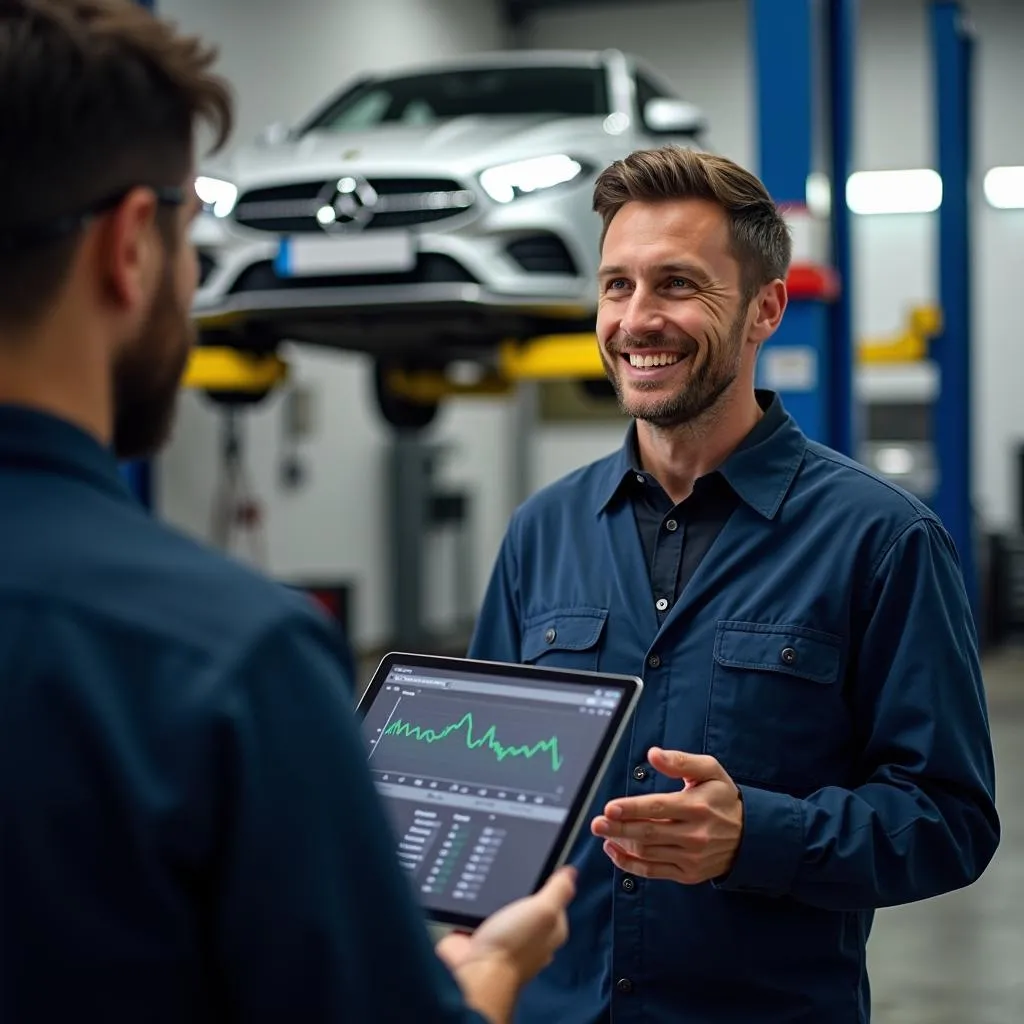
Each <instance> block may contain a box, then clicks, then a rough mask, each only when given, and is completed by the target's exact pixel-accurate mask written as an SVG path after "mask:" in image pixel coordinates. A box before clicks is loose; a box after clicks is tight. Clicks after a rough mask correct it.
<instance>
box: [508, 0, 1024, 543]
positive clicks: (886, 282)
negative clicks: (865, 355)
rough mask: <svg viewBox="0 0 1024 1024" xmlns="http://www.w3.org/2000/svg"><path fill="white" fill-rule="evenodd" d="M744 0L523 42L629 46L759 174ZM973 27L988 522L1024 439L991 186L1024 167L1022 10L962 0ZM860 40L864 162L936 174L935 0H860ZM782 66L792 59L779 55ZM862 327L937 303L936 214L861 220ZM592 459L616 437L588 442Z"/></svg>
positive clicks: (664, 7) (544, 22)
mask: <svg viewBox="0 0 1024 1024" xmlns="http://www.w3.org/2000/svg"><path fill="white" fill-rule="evenodd" d="M748 6H749V5H748V3H747V2H746V0H680V2H678V3H670V2H661V3H642V2H639V3H630V4H629V5H628V6H625V5H620V6H618V7H614V6H602V7H595V8H591V9H589V10H588V9H578V10H570V11H562V12H549V13H546V14H544V15H542V16H539V17H537V18H535V19H533V21H532V24H531V26H530V29H529V31H528V33H527V40H528V42H529V43H530V45H535V46H563V45H577V46H595V47H603V46H621V47H623V48H624V49H629V50H632V51H634V52H636V53H638V54H640V55H641V56H643V57H646V58H647V59H648V60H650V61H651V62H652V63H654V64H655V65H656V66H658V67H659V68H661V70H662V71H663V72H664V73H665V74H667V75H668V76H669V77H670V78H671V79H672V80H673V81H674V82H675V84H676V86H677V87H678V88H679V89H680V90H681V91H682V93H683V95H685V96H686V97H687V98H689V99H692V100H693V101H694V102H696V103H699V104H700V105H701V106H703V107H704V108H705V110H706V111H707V113H708V115H709V118H710V121H711V125H712V133H713V134H712V135H711V137H710V140H709V141H710V142H711V144H712V145H713V147H714V148H715V149H717V150H719V151H720V152H722V153H724V154H725V155H727V156H730V157H732V158H733V159H736V160H738V161H739V162H741V163H744V164H747V165H748V166H751V167H752V168H753V169H754V170H756V169H757V167H756V162H755V160H756V139H755V132H756V124H757V121H756V118H757V116H758V114H757V109H756V94H755V91H754V90H755V89H756V76H755V74H754V65H753V55H752V50H751V37H750V24H749V10H748ZM965 6H966V7H967V9H968V10H969V11H970V12H971V13H972V14H973V20H974V23H975V26H976V30H977V37H978V45H977V94H976V133H975V161H976V168H977V181H976V182H975V186H974V191H975V197H976V204H975V210H974V214H975V216H974V225H975V229H974V230H975V240H974V285H975V287H974V384H975V403H974V416H975V445H974V448H975V484H974V490H975V499H976V502H977V504H978V507H979V509H980V511H981V513H982V515H983V516H984V517H985V519H986V521H987V522H988V523H990V524H992V525H994V526H1004V525H1006V524H1007V523H1009V522H1010V521H1011V518H1012V514H1013V513H1012V509H1013V505H1012V497H1011V496H1012V493H1013V492H1012V486H1013V474H1012V469H1011V453H1010V446H1011V444H1015V443H1016V442H1018V441H1020V440H1024V405H1022V403H1021V402H1020V401H1019V399H1018V397H1017V392H1018V390H1019V387H1020V384H1021V382H1024V343H1022V342H1021V340H1020V338H1019V327H1018V317H1017V310H1016V304H1015V302H1014V296H1015V293H1016V292H1019V283H1018V277H1019V274H1020V270H1021V269H1022V268H1024V258H1022V256H1021V253H1022V251H1024V211H996V210H992V209H990V208H989V207H988V206H987V205H986V204H985V203H984V200H983V198H982V194H981V178H982V175H983V173H984V171H985V170H987V169H988V168H989V167H991V166H993V165H996V164H1024V104H1022V103H1021V100H1020V97H1021V95H1022V91H1024V64H1022V63H1021V58H1020V55H1021V53H1022V52H1024V4H1022V3H1017V2H1013V0H966V3H965ZM860 10H861V17H860V28H859V33H858V40H857V65H856V73H857V84H856V88H857V110H856V118H855V164H856V166H857V167H858V168H860V169H870V170H881V169H898V168H907V167H929V166H934V160H935V157H934V138H935V113H934V107H933V91H934V90H933V67H932V58H931V28H930V23H929V20H928V15H927V2H926V0H861V4H860ZM779 59H780V60H784V59H785V54H780V55H779ZM853 245H854V281H853V296H854V328H855V332H856V334H857V336H864V335H872V336H874V335H879V334H891V333H895V332H897V331H898V330H899V329H900V328H901V327H902V325H903V322H904V318H905V316H906V313H907V312H908V311H909V309H910V308H911V307H912V306H914V305H918V304H921V303H923V302H930V301H934V298H935V295H936V275H937V267H936V258H937V233H936V218H935V216H934V215H908V216H900V217H863V218H857V219H855V223H854V235H853ZM579 435H580V431H578V430H576V429H575V428H574V429H573V430H572V431H564V430H559V431H554V432H552V431H548V432H545V434H544V435H543V436H542V437H541V438H540V439H539V441H538V444H539V445H540V449H541V450H540V453H539V456H538V459H537V464H538V467H539V473H540V477H539V479H538V482H546V481H547V480H549V479H553V478H555V477H557V476H558V475H559V474H560V473H561V472H563V471H564V470H565V469H566V468H567V466H568V465H570V464H571V463H572V459H573V457H574V455H575V454H576V453H577V452H578V451H579V450H580V446H579V444H578V441H579ZM587 439H588V445H587V448H586V449H585V451H586V453H587V455H588V456H589V455H590V454H591V450H592V449H596V448H604V449H606V448H607V447H608V446H609V445H610V444H611V442H612V440H613V435H612V433H611V432H608V431H605V432H604V434H603V435H601V436H599V437H595V436H593V435H589V434H588V435H587Z"/></svg>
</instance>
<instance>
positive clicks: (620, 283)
mask: <svg viewBox="0 0 1024 1024" xmlns="http://www.w3.org/2000/svg"><path fill="white" fill-rule="evenodd" d="M628 283H629V282H628V281H626V279H625V278H624V277H613V278H612V279H611V280H610V281H609V282H608V283H607V284H606V285H605V288H607V290H608V291H610V292H612V291H616V290H617V291H622V289H623V288H625V287H626V285H627V284H628Z"/></svg>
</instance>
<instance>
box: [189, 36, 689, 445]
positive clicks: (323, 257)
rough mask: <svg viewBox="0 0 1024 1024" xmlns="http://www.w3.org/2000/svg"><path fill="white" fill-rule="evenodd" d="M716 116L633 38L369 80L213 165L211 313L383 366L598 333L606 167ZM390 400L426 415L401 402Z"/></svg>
mask: <svg viewBox="0 0 1024 1024" xmlns="http://www.w3.org/2000/svg"><path fill="white" fill-rule="evenodd" d="M703 130H704V121H703V117H702V115H701V112H700V111H699V110H698V109H696V108H695V107H694V106H693V105H692V104H690V103H687V102H685V101H684V100H682V99H681V98H679V97H677V96H674V95H673V93H672V90H671V87H670V86H669V85H667V84H666V83H665V82H664V81H663V80H662V79H661V78H660V77H659V76H658V75H657V73H656V72H654V71H653V70H651V69H650V68H649V67H647V66H645V65H643V64H642V63H641V62H640V61H638V60H637V59H636V58H634V57H631V56H629V55H626V54H623V53H621V52H618V51H601V52H576V51H571V52H562V51H544V50H540V51H513V52H507V53H496V54H482V55H476V56H473V57H469V58H462V59H459V60H457V61H454V62H452V61H449V62H445V63H434V64H430V65H425V66H419V67H415V68H408V69H403V70H402V71H401V72H400V73H393V74H388V75H374V76H371V77H366V78H363V79H360V80H358V81H356V82H353V83H351V84H350V85H349V86H348V87H347V88H345V89H344V91H342V92H341V93H340V94H339V95H337V96H335V97H333V98H331V99H330V100H328V101H327V102H326V103H325V104H324V105H323V106H322V107H320V108H319V109H318V110H316V111H315V112H314V113H313V114H312V115H311V116H310V117H309V118H308V119H307V120H305V121H304V122H303V123H302V124H300V125H298V126H296V127H294V128H292V129H281V128H277V129H271V130H268V132H267V133H265V135H264V137H263V138H262V139H261V140H260V141H259V142H257V143H256V144H254V145H252V146H248V147H245V148H242V149H239V150H237V151H236V152H234V153H233V154H232V155H230V156H229V157H227V158H225V159H224V160H223V162H221V163H219V164H217V165H211V166H210V167H207V168H204V169H203V172H202V175H201V177H200V178H199V179H198V180H197V184H196V188H197V191H198V193H199V196H200V198H201V199H202V200H203V204H204V212H203V214H202V215H201V216H200V217H199V218H198V220H197V222H196V228H195V235H194V237H195V241H196V243H197V246H198V248H199V251H200V261H201V268H202V274H201V286H200V290H199V292H198V295H197V297H196V303H195V309H194V312H195V315H196V318H197V320H198V322H199V323H200V325H201V326H202V327H203V330H204V333H205V334H206V335H207V336H208V337H215V338H216V339H217V340H218V341H220V342H225V343H228V344H234V345H236V346H238V347H244V348H257V347H258V348H261V349H268V348H272V347H273V346H274V345H275V344H276V343H277V342H278V341H279V340H283V339H290V340H296V341H303V342H310V343H313V344H320V345H329V346H334V347H337V348H343V349H349V350H356V351H361V352H365V353H368V354H369V355H371V356H372V357H373V358H374V359H375V360H376V361H377V366H378V369H379V370H380V373H378V379H381V375H382V374H383V373H384V372H385V371H386V370H387V368H389V367H394V366H399V367H403V368H409V369H413V368H424V367H426V368H434V367H437V368H440V367H443V366H444V365H446V364H447V363H449V362H451V361H453V360H459V359H467V358H468V359H479V358H480V357H481V356H482V355H483V354H485V353H486V352H487V351H488V350H493V349H494V348H495V347H496V346H497V345H498V344H499V343H500V342H502V341H504V340H507V339H509V338H518V339H526V338H530V337H533V336H535V335H538V334H543V333H547V332H550V331H553V330H554V331H560V332H561V331H573V330H591V329H592V327H593V316H594V311H595V306H596V285H595V272H596V269H597V260H598V240H599V233H600V223H599V220H598V218H597V216H596V215H595V214H594V213H593V212H592V208H591V203H592V188H593V184H594V180H595V178H596V176H597V174H598V173H599V172H600V171H601V170H602V169H603V168H604V167H606V166H607V165H608V164H610V163H612V162H613V161H614V160H616V159H619V158H621V157H623V156H625V155H627V154H628V153H630V152H632V151H633V150H636V149H642V148H647V147H651V146H657V145H662V144H664V143H666V142H674V143H677V144H680V145H689V146H697V145H699V144H700V142H699V140H700V136H701V134H702V132H703ZM378 391H380V389H378ZM378 397H382V396H381V395H380V394H379V395H378ZM382 412H383V413H384V415H385V416H386V417H387V418H388V419H389V420H391V421H392V422H393V423H397V424H398V425H412V424H409V423H407V422H405V420H407V418H408V416H409V415H412V416H413V417H414V418H415V416H416V415H417V414H416V412H415V411H414V410H413V411H410V410H407V409H403V408H402V403H397V405H395V404H393V403H392V404H391V405H388V403H387V402H386V401H383V400H382Z"/></svg>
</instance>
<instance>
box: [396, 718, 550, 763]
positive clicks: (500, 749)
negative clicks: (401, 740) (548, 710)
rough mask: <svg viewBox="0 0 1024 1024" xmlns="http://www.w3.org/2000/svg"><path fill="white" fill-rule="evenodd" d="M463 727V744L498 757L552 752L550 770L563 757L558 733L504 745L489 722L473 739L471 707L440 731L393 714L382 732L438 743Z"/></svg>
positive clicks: (529, 755)
mask: <svg viewBox="0 0 1024 1024" xmlns="http://www.w3.org/2000/svg"><path fill="white" fill-rule="evenodd" d="M462 728H465V730H466V747H467V748H468V749H469V750H478V749H479V748H480V747H486V748H487V749H488V750H490V751H491V753H493V754H494V756H495V757H496V758H497V759H498V760H499V761H504V760H505V758H506V757H525V758H527V759H529V758H531V757H535V756H536V755H537V754H541V753H548V754H550V755H551V770H552V771H553V772H557V771H558V769H559V768H561V767H562V758H561V756H560V755H559V753H558V737H557V736H552V737H551V739H549V740H541V741H540V742H539V743H535V744H534V745H533V746H532V747H531V746H521V747H506V746H504V745H503V744H502V743H501V742H500V741H499V740H498V737H497V735H496V734H495V729H496V727H495V726H493V725H492V726H490V727H489V728H488V729H487V731H486V732H485V733H484V734H483V735H482V736H481V737H480V738H479V739H474V738H473V712H472V711H467V712H466V713H465V714H464V715H463V716H462V718H460V719H459V720H458V721H457V722H452V723H451V724H450V725H446V726H445V727H444V728H443V729H442V730H441V731H440V732H435V731H434V730H433V729H422V728H420V726H418V725H412V724H411V723H410V722H403V721H402V720H401V719H400V718H396V719H395V720H394V721H393V722H392V723H391V724H390V725H389V726H388V727H387V728H386V729H385V730H384V735H385V736H406V737H408V738H409V739H413V740H418V741H419V742H421V743H438V742H440V741H441V740H443V739H447V738H448V737H449V736H450V735H451V734H452V733H453V732H458V731H459V730H460V729H462Z"/></svg>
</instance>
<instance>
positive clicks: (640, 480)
mask: <svg viewBox="0 0 1024 1024" xmlns="http://www.w3.org/2000/svg"><path fill="white" fill-rule="evenodd" d="M636 482H637V483H638V484H645V483H647V481H646V480H645V479H644V475H643V473H637V475H636Z"/></svg>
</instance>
